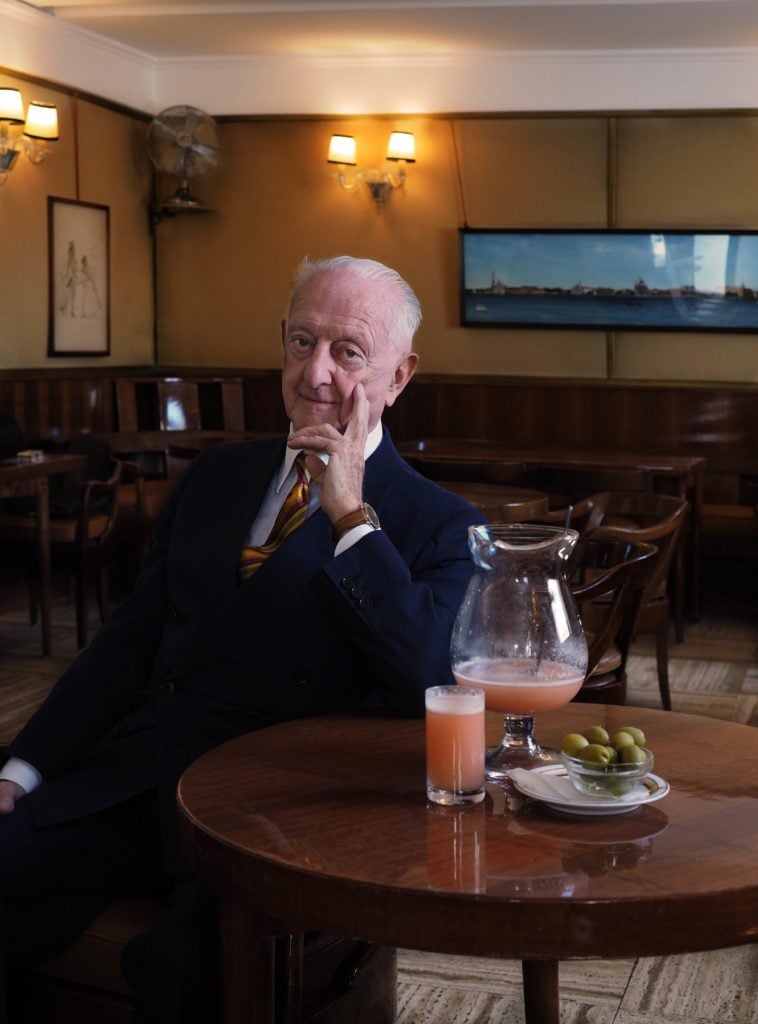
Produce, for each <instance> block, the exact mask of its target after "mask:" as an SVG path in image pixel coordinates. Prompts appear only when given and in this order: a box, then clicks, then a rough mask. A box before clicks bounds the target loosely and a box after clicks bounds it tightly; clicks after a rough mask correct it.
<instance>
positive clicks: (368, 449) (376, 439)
mask: <svg viewBox="0 0 758 1024" xmlns="http://www.w3.org/2000/svg"><path fill="white" fill-rule="evenodd" d="M293 430H294V427H293V426H292V424H291V423H290V434H291V433H292V432H293ZM381 443H382V421H381V420H379V422H378V423H377V425H376V426H375V427H374V429H373V430H371V431H369V434H368V437H367V438H366V445H365V447H364V449H363V454H364V458H365V459H368V457H369V456H370V455H373V454H374V452H375V451H376V449H377V448H378V447H379V445H380V444H381ZM300 451H302V449H300ZM300 451H298V449H296V448H287V450H286V451H285V453H284V461H283V462H282V466H281V469H280V470H279V476H278V477H277V481H276V490H277V493H278V492H279V491H280V490H281V489H282V484H283V483H284V481H285V480H286V479H287V477H288V476H289V475H290V471H291V469H292V466H293V465H294V462H295V459H296V458H297V457H298V455H299V454H300Z"/></svg>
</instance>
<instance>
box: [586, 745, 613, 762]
mask: <svg viewBox="0 0 758 1024" xmlns="http://www.w3.org/2000/svg"><path fill="white" fill-rule="evenodd" d="M579 757H581V759H582V761H587V762H589V763H590V764H599V765H606V764H609V763H610V760H611V758H610V754H609V753H608V748H607V747H606V746H603V745H602V744H600V743H590V744H589V746H587V747H583V748H582V750H581V751H580V752H579Z"/></svg>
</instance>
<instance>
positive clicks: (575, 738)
mask: <svg viewBox="0 0 758 1024" xmlns="http://www.w3.org/2000/svg"><path fill="white" fill-rule="evenodd" d="M589 745H590V741H589V740H587V739H585V738H584V736H582V734H581V733H578V732H567V733H566V735H565V736H564V737H563V739H562V740H561V750H562V751H563V752H564V754H571V756H572V757H576V755H577V754H578V753H579V751H580V750H581V749H582V747H588V746H589Z"/></svg>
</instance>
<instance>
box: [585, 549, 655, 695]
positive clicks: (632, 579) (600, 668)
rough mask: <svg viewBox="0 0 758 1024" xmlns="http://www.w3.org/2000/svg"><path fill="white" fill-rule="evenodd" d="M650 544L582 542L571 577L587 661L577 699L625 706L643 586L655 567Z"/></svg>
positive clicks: (653, 552)
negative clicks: (627, 678) (630, 658)
mask: <svg viewBox="0 0 758 1024" xmlns="http://www.w3.org/2000/svg"><path fill="white" fill-rule="evenodd" d="M655 554H656V550H655V548H654V547H653V546H652V545H651V544H636V543H631V542H629V541H626V540H599V539H596V538H580V540H579V542H578V543H577V546H576V547H575V549H574V551H573V553H572V555H571V558H570V559H569V564H568V572H567V575H568V579H569V586H570V589H571V592H572V594H573V596H574V600H575V601H576V603H577V607H578V609H579V614H580V617H581V619H582V624H583V626H584V630H585V634H586V637H587V646H588V649H589V658H588V662H587V671H586V674H585V678H584V683H583V684H582V688H581V690H580V691H579V693H578V695H577V696H576V697H575V698H574V699H575V700H578V701H584V702H586V703H595V704H597V703H600V704H625V703H626V662H627V658H628V656H629V648H630V646H631V643H632V639H633V637H634V628H635V624H636V621H637V615H638V613H639V608H640V602H641V600H642V594H643V591H644V590H645V587H646V586H647V584H648V583H649V581H650V578H651V575H652V572H653V570H654V567H655Z"/></svg>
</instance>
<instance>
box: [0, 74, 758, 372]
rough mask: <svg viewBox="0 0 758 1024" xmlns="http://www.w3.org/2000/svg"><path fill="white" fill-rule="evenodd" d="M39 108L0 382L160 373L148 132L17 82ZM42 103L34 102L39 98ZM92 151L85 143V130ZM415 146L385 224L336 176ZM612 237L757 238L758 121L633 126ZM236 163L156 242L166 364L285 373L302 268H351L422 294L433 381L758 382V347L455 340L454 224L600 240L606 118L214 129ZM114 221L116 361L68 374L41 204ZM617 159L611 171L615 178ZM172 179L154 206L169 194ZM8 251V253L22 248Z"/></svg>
mask: <svg viewBox="0 0 758 1024" xmlns="http://www.w3.org/2000/svg"><path fill="white" fill-rule="evenodd" d="M0 84H17V85H19V87H20V88H21V90H22V93H23V95H24V99H25V101H26V102H28V100H29V99H30V98H37V97H38V96H39V98H42V99H46V100H51V101H53V102H57V103H58V105H59V109H60V112H61V141H60V143H59V144H58V147H57V151H56V153H55V155H54V157H53V158H52V159H51V160H50V161H49V162H46V163H45V164H43V165H42V166H41V167H38V168H33V167H31V166H30V165H28V164H26V163H25V162H24V158H23V157H21V158H20V160H19V163H18V166H17V167H16V169H15V170H14V171H13V172H12V174H11V175H10V176H9V178H8V181H7V184H6V185H5V187H4V189H2V190H1V191H0V223H2V225H3V237H4V241H5V246H4V256H3V272H2V274H0V314H1V316H0V366H2V367H11V368H12V367H37V366H56V365H63V366H75V365H79V366H81V365H87V364H88V363H92V364H95V365H102V364H103V363H108V362H110V363H112V364H116V365H140V364H141V365H147V364H150V363H151V362H152V357H153V347H152V322H153V298H152V249H151V238H150V231H149V227H148V216H147V207H148V202H149V192H150V168H149V163H148V161H147V158H146V156H145V149H144V143H143V139H144V131H145V124H144V122H143V121H142V120H140V118H138V117H137V116H134V117H132V116H130V115H129V114H128V113H124V112H117V111H114V110H112V109H109V108H107V107H105V106H100V105H98V104H96V103H95V102H91V101H87V100H76V101H75V100H73V99H71V98H70V97H68V96H66V95H65V94H63V93H61V92H56V90H54V89H40V88H38V87H36V86H29V85H28V84H27V83H24V82H16V83H14V82H13V80H12V79H11V78H10V77H9V76H5V78H3V77H0ZM32 92H33V93H34V96H32ZM74 112H75V113H76V120H77V140H78V144H77V145H76V146H75V144H74V125H73V117H74ZM396 127H398V128H404V129H406V130H408V131H413V132H415V134H416V143H417V163H416V164H415V165H413V166H412V167H411V168H410V173H409V178H408V181H407V184H406V187H405V189H404V190H403V191H395V192H394V193H393V195H392V196H391V198H390V200H389V202H388V204H387V206H386V207H385V209H384V210H383V211H381V212H378V211H377V210H376V209H375V207H374V205H373V204H372V202H371V200H370V197H369V195H368V192H367V190H366V189H365V187H364V186H360V187H359V189H358V190H357V191H355V192H352V193H351V192H345V191H342V190H340V189H339V188H338V186H337V184H336V169H335V168H334V167H332V166H330V165H328V164H327V163H326V161H325V156H326V148H327V143H328V140H329V136H330V135H331V134H332V132H334V131H343V132H345V131H348V132H349V133H350V134H353V135H355V136H356V139H357V141H358V157H359V162H360V163H361V164H364V165H367V166H377V165H381V164H382V156H383V152H384V147H385V145H386V140H387V136H388V133H389V132H390V131H391V130H392V129H393V128H396ZM616 130H617V141H616V148H615V155H616V165H617V177H616V186H617V187H616V190H615V226H617V227H620V228H623V227H632V228H634V227H640V228H667V227H687V228H698V227H704V228H707V227H726V228H750V227H753V226H755V225H756V223H758V191H756V190H755V188H754V169H755V168H756V167H758V117H752V116H744V115H740V114H729V113H724V114H719V115H715V116H705V115H703V116H695V115H692V116H689V115H688V116H681V117H679V116H643V115H626V116H619V117H618V119H617V123H616ZM219 132H220V137H221V147H222V160H221V163H220V166H219V167H218V168H217V170H216V171H215V172H214V173H213V174H211V175H210V176H208V177H207V178H205V179H200V180H198V181H196V182H194V183H193V192H194V193H195V194H196V196H197V197H198V198H199V199H200V200H201V201H202V202H204V203H205V204H207V205H208V206H209V207H211V211H212V212H210V213H205V214H195V215H192V216H189V215H186V216H177V217H172V218H164V219H163V220H162V221H161V222H160V223H159V224H158V225H157V227H156V229H155V232H156V234H155V239H156V263H157V288H156V297H157V298H156V311H155V312H156V316H157V322H158V362H159V363H161V364H163V365H178V366H198V367H239V368H244V367H250V368H270V367H277V366H279V364H280V351H279V322H280V319H281V316H282V313H283V310H284V305H285V302H286V297H287V293H288V288H289V282H290V280H291V276H292V274H293V272H294V270H295V268H296V266H297V264H298V262H299V260H300V258H301V257H302V256H303V255H304V254H306V253H308V254H311V255H313V256H325V255H333V254H336V253H341V252H348V253H352V254H354V255H358V256H368V257H372V258H375V259H379V260H382V261H384V262H387V263H389V264H391V265H392V266H394V267H396V268H397V269H398V270H399V271H400V272H401V273H402V274H403V275H404V276H406V277H407V278H408V280H409V281H410V282H411V283H412V284H413V286H414V287H415V288H416V290H417V291H418V294H419V296H420V298H421V301H422V304H423V307H424V314H425V318H424V324H423V326H422V329H421V331H420V333H419V336H418V341H417V347H418V351H419V353H420V355H421V370H422V371H425V372H427V373H464V374H496V375H497V374H503V375H514V376H548V377H553V376H554V377H583V378H604V377H606V376H608V375H612V376H614V377H617V378H619V379H627V380H635V379H639V380H682V381H746V382H747V381H749V382H753V381H758V345H756V344H755V338H754V336H752V335H739V334H732V335H728V334H725V335H714V334H680V333H657V334H656V333H647V332H618V334H617V335H616V336H615V337H610V338H609V337H607V336H606V334H605V333H604V332H602V331H590V330H587V331H549V330H545V331H525V330H505V329H486V330H485V329H479V330H476V329H464V328H462V327H460V326H459V325H458V315H459V314H458V228H459V227H460V226H461V225H462V224H464V222H465V223H468V224H469V225H470V226H471V227H509V226H512V227H529V226H532V227H565V228H570V227H598V228H602V227H605V226H606V224H607V223H608V216H609V214H608V210H609V201H608V196H609V192H608V182H609V167H608V164H609V159H608V157H609V138H612V137H613V136H612V133H610V134H609V121H608V118H607V117H604V116H600V115H596V116H593V115H582V116H576V117H571V116H555V117H528V116H527V117H516V116H508V115H505V114H504V115H502V116H493V117H470V118H452V117H449V118H445V117H439V118H424V117H418V118H407V119H404V120H400V119H395V118H383V117H379V116H376V117H365V118H356V119H351V120H347V121H346V120H339V119H334V120H327V119H315V118H302V119H299V118H278V119H277V118H271V119H266V120H250V121H243V120H237V121H224V122H223V123H221V124H220V125H219ZM77 161H78V181H79V188H78V197H79V198H80V199H82V200H86V201H91V202H97V203H103V204H106V205H108V206H109V207H110V211H111V291H112V298H111V334H112V339H111V356H110V357H109V359H92V358H90V359H86V358H81V357H77V358H76V359H60V358H59V359H55V360H50V359H48V358H47V356H46V350H47V240H46V231H47V227H46V197H47V195H59V196H63V197H69V198H75V197H76V196H77ZM612 167H613V162H611V168H612ZM175 187H176V182H174V181H170V180H165V181H162V182H161V183H160V185H159V192H160V193H162V194H165V195H168V194H170V193H171V192H172V191H173V190H174V188H175ZM9 240H10V246H9V245H8V241H9Z"/></svg>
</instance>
